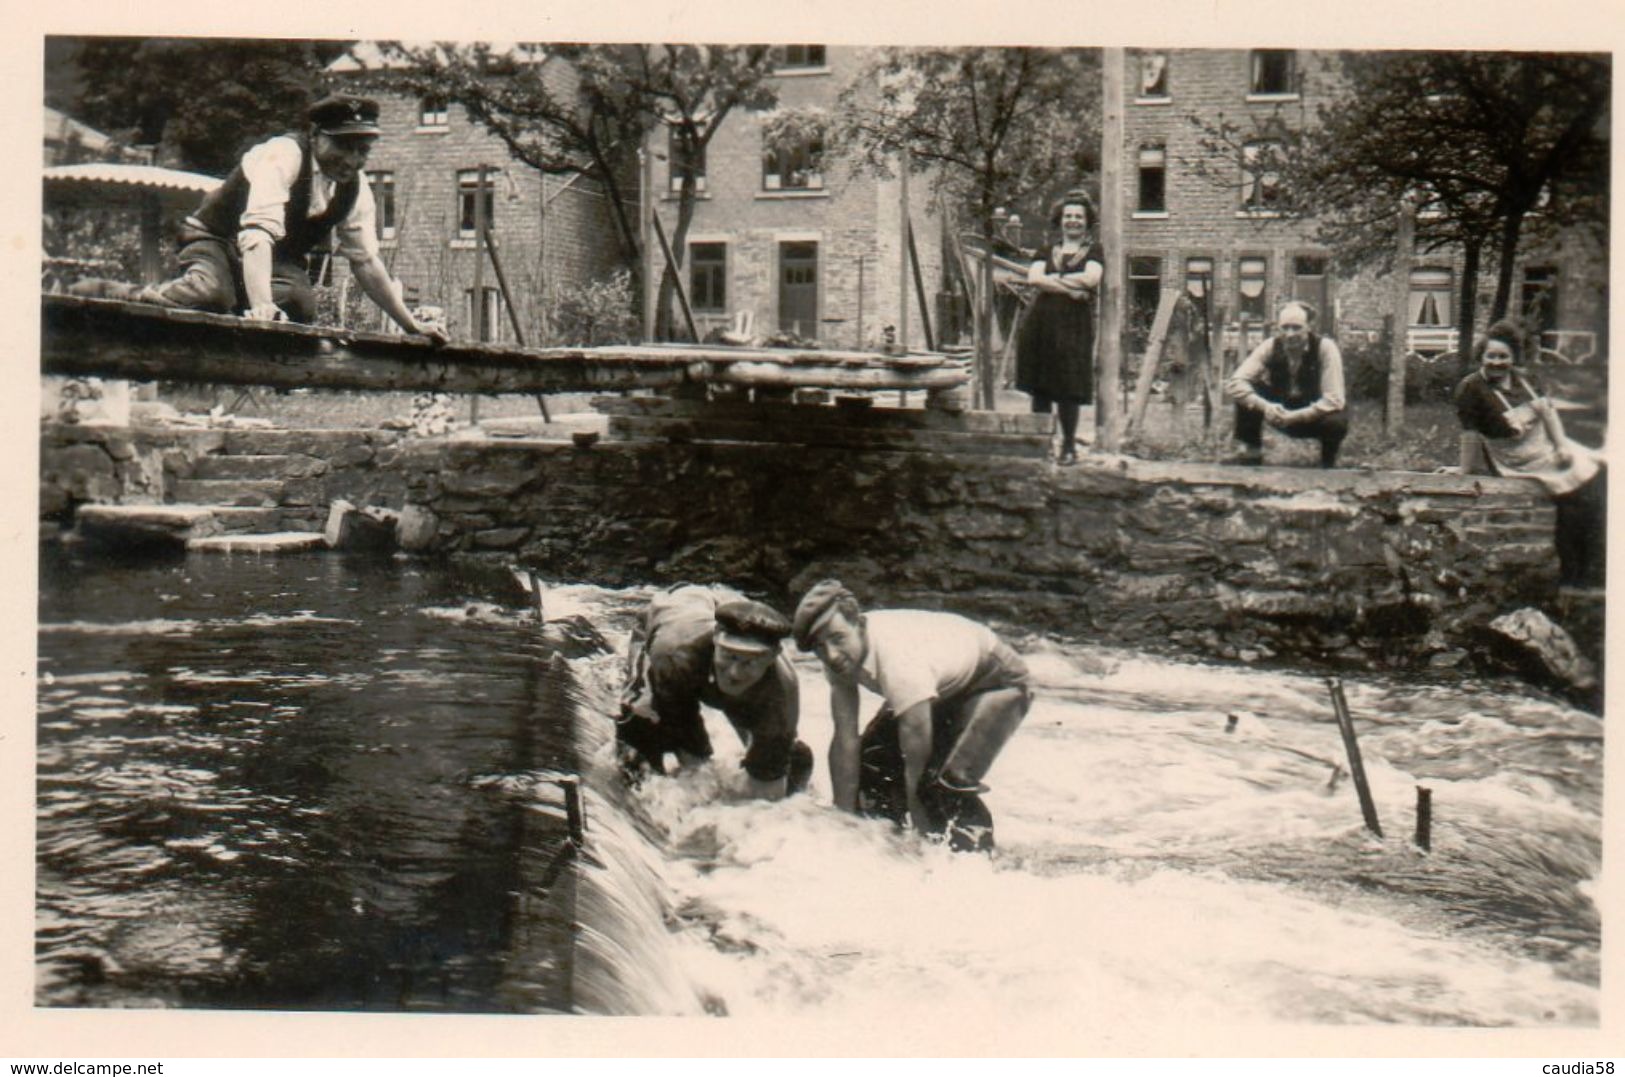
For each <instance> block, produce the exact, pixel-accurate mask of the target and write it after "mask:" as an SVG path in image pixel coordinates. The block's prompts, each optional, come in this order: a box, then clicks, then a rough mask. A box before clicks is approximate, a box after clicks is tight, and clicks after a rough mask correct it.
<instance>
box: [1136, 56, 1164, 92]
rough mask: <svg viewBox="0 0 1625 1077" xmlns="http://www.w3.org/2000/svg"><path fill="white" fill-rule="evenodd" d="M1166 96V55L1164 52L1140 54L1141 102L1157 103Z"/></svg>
mask: <svg viewBox="0 0 1625 1077" xmlns="http://www.w3.org/2000/svg"><path fill="white" fill-rule="evenodd" d="M1167 96H1168V54H1167V53H1166V52H1142V53H1140V93H1139V99H1140V100H1142V101H1157V100H1162V99H1165V98H1166V97H1167Z"/></svg>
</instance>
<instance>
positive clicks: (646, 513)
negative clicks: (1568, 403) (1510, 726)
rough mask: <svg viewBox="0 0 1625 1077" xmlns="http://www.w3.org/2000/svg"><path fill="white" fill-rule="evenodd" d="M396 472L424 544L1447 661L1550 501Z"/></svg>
mask: <svg viewBox="0 0 1625 1077" xmlns="http://www.w3.org/2000/svg"><path fill="white" fill-rule="evenodd" d="M400 465H401V467H402V468H403V469H404V481H405V489H406V493H407V500H408V502H410V503H411V504H412V505H414V506H416V508H417V509H420V510H423V511H426V512H427V513H428V514H430V516H431V523H432V524H433V525H434V526H433V528H432V529H431V530H432V533H433V534H434V538H433V539H432V541H431V542H430V547H431V548H432V549H434V550H437V551H440V552H444V553H454V552H456V553H474V554H479V553H486V554H491V553H496V554H500V555H501V556H503V557H505V558H512V559H515V560H518V561H521V562H523V563H526V564H529V565H532V566H534V567H536V568H537V569H538V570H539V571H540V572H541V573H542V574H544V575H545V576H548V577H552V578H565V579H588V580H594V581H599V582H605V583H617V584H619V583H633V582H640V581H661V582H664V581H678V580H723V581H729V582H732V583H735V584H737V585H740V586H744V587H747V588H753V589H759V590H762V591H766V592H768V593H772V594H776V595H779V596H781V597H786V598H788V597H790V596H793V595H795V594H798V593H799V592H800V591H801V590H802V589H803V588H805V587H806V586H807V585H809V584H810V583H812V582H813V581H814V580H816V579H818V578H821V577H822V576H825V575H837V576H840V577H841V578H842V579H844V580H846V581H847V582H848V583H849V584H850V585H852V586H853V587H854V588H855V589H856V590H858V592H859V593H860V594H861V595H863V596H864V597H865V598H866V599H867V600H868V601H871V602H906V603H911V604H923V605H928V606H950V607H952V608H955V609H960V610H967V611H979V612H982V613H984V614H987V615H990V616H993V617H996V618H998V619H1000V620H1002V621H1004V622H1005V623H1011V624H1023V625H1027V626H1030V627H1032V628H1035V629H1046V630H1053V631H1057V632H1060V633H1063V634H1067V635H1072V636H1076V637H1082V638H1093V639H1098V640H1102V641H1111V642H1117V643H1123V644H1128V645H1138V646H1156V645H1167V644H1174V645H1177V646H1181V647H1186V648H1190V649H1194V650H1198V651H1201V652H1204V653H1208V654H1213V655H1218V656H1223V657H1231V658H1235V657H1240V658H1243V659H1253V658H1268V657H1270V656H1272V655H1276V654H1297V655H1305V656H1311V657H1314V658H1317V659H1330V660H1335V661H1340V662H1350V663H1356V664H1361V665H1394V666H1414V665H1421V664H1426V663H1428V662H1430V661H1431V662H1432V663H1433V664H1435V665H1447V664H1452V663H1454V662H1456V661H1459V660H1461V658H1462V657H1463V655H1462V653H1461V648H1462V646H1463V644H1464V643H1465V642H1467V641H1468V640H1469V639H1470V637H1471V632H1472V631H1473V629H1474V628H1475V626H1479V625H1482V624H1483V623H1484V622H1485V621H1487V620H1488V619H1489V618H1490V617H1493V616H1494V615H1496V614H1497V613H1500V612H1504V611H1506V610H1508V609H1512V608H1515V607H1517V606H1519V605H1525V604H1530V603H1532V602H1536V601H1538V600H1539V599H1540V598H1541V597H1542V596H1545V595H1549V594H1550V593H1551V591H1552V589H1553V583H1554V576H1555V569H1554V565H1555V556H1554V552H1553V548H1552V543H1551V530H1552V510H1551V508H1550V507H1549V505H1548V504H1547V502H1546V500H1545V498H1544V497H1543V496H1542V495H1541V494H1540V493H1539V492H1538V491H1535V490H1532V489H1531V488H1529V487H1526V486H1525V485H1523V484H1522V483H1520V482H1516V481H1508V480H1499V479H1476V480H1475V479H1462V478H1459V477H1454V476H1431V475H1417V474H1363V473H1355V472H1340V473H1334V474H1331V475H1327V474H1324V473H1321V472H1318V471H1295V470H1280V469H1267V470H1257V471H1252V470H1244V469H1236V468H1224V467H1217V466H1206V465H1177V464H1151V463H1140V462H1131V463H1125V464H1123V465H1122V466H1096V467H1080V468H1076V469H1069V470H1066V471H1061V472H1057V471H1055V470H1054V469H1053V468H1050V467H1049V466H1048V465H1046V464H1044V463H1042V462H1038V461H1029V460H1011V459H997V458H975V457H966V456H952V457H948V456H940V455H934V454H925V453H872V454H865V455H863V456H857V455H855V454H852V453H849V452H843V451H839V450H820V449H811V448H802V447H796V446H777V445H771V446H770V445H715V444H658V443H645V444H631V443H601V444H599V445H597V446H595V447H593V448H591V449H587V450H582V449H577V448H575V447H573V446H570V445H567V444H546V443H540V442H530V443H522V442H515V443H467V442H465V443H456V444H449V445H446V446H443V447H433V446H429V445H418V446H415V447H412V448H409V449H407V450H405V451H403V453H402V454H401V456H400Z"/></svg>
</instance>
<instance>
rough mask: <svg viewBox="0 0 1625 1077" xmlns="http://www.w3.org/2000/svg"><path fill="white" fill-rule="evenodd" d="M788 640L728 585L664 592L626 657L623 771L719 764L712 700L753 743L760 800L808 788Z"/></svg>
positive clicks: (753, 787)
mask: <svg viewBox="0 0 1625 1077" xmlns="http://www.w3.org/2000/svg"><path fill="white" fill-rule="evenodd" d="M789 634H790V623H789V622H788V621H786V620H785V619H784V616H783V615H782V614H780V613H779V612H778V611H777V610H775V609H773V608H772V607H771V606H766V605H763V604H762V603H760V602H752V601H750V600H749V599H746V598H744V597H742V596H741V595H740V594H739V593H738V592H736V591H732V590H729V589H728V588H726V587H699V586H695V585H692V584H683V585H681V586H678V587H673V588H671V589H669V590H666V591H661V592H660V593H658V594H656V595H655V596H654V598H652V599H651V600H650V601H649V609H648V611H647V612H646V613H645V615H644V619H643V624H642V625H641V626H640V628H639V630H638V631H637V632H635V633H634V634H633V637H632V644H631V647H630V648H629V649H628V651H627V683H626V688H625V689H624V690H623V691H622V693H621V713H620V717H619V719H618V721H617V723H616V728H615V740H616V744H617V747H618V749H619V752H620V755H621V759H622V763H623V765H624V766H625V767H626V768H627V769H628V770H629V771H632V772H635V771H637V770H641V769H642V768H643V767H645V766H646V767H648V768H649V769H650V770H652V771H654V772H655V773H656V774H663V773H665V756H666V753H667V752H674V753H676V755H677V758H678V760H679V762H680V763H682V764H683V765H685V766H692V765H695V764H698V763H701V762H703V761H705V760H707V759H709V758H711V739H710V737H709V736H707V735H706V732H705V721H704V719H703V718H702V717H701V715H700V705H701V704H702V703H703V704H705V705H706V706H711V707H715V708H717V709H718V710H720V711H721V712H722V713H723V714H724V715H726V716H727V718H728V721H729V723H730V724H731V725H732V726H733V727H734V731H735V732H736V733H738V734H739V739H740V741H741V742H742V743H743V744H744V745H745V759H744V768H745V773H746V775H747V780H746V781H747V786H748V788H749V790H750V792H751V794H752V795H754V796H758V797H764V798H766V799H778V798H779V797H782V796H784V795H785V794H786V793H795V792H799V791H800V790H802V789H804V788H806V785H807V779H808V778H809V777H811V775H812V767H813V759H812V749H810V748H808V747H807V746H806V745H805V744H803V743H801V742H800V741H798V740H797V739H796V722H797V720H798V717H799V714H800V695H799V692H798V688H797V682H796V671H795V668H794V667H793V666H792V665H791V663H790V657H789V655H787V654H785V653H784V651H783V649H782V648H781V647H780V643H781V642H782V641H783V640H784V639H785V637H786V636H788V635H789Z"/></svg>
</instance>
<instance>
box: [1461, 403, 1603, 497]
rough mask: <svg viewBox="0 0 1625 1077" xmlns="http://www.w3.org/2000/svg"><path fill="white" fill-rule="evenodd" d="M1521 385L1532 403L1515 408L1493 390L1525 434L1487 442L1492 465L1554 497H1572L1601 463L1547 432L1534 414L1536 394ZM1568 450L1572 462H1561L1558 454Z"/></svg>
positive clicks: (1509, 417) (1507, 415) (1511, 420)
mask: <svg viewBox="0 0 1625 1077" xmlns="http://www.w3.org/2000/svg"><path fill="white" fill-rule="evenodd" d="M1518 385H1519V387H1521V388H1522V389H1523V391H1524V392H1525V393H1528V394H1529V397H1530V401H1531V402H1530V403H1527V404H1518V405H1516V406H1514V405H1513V403H1512V402H1511V401H1510V400H1508V399H1507V398H1506V396H1505V394H1503V393H1502V392H1501V390H1499V389H1492V392H1494V393H1495V396H1496V399H1498V400H1500V401H1501V406H1502V407H1503V408H1505V409H1506V411H1505V418H1506V420H1507V421H1508V422H1509V423H1511V424H1512V425H1513V426H1516V427H1519V428H1520V429H1521V430H1522V431H1523V432H1522V433H1520V434H1514V435H1513V436H1512V437H1509V438H1489V437H1487V438H1485V439H1484V449H1485V451H1486V452H1488V453H1489V457H1490V462H1491V463H1493V464H1494V465H1495V470H1496V471H1498V472H1500V473H1501V474H1502V475H1521V476H1524V477H1525V478H1530V479H1534V480H1535V481H1536V482H1538V483H1540V484H1541V485H1542V486H1543V487H1545V488H1546V492H1547V493H1548V494H1550V495H1551V496H1553V497H1561V496H1563V495H1564V494H1572V493H1573V492H1574V491H1576V490H1578V489H1579V488H1580V487H1582V486H1584V485H1585V484H1586V483H1588V482H1590V481H1591V480H1592V478H1593V477H1595V476H1596V474H1597V470H1598V467H1599V465H1598V463H1597V458H1596V456H1595V455H1594V454H1593V453H1592V451H1591V450H1590V449H1588V448H1586V447H1585V446H1583V445H1576V444H1574V443H1573V442H1569V443H1568V444H1567V445H1565V446H1559V445H1557V444H1556V443H1554V442H1553V441H1552V439H1551V435H1550V434H1548V433H1547V431H1546V424H1545V423H1544V422H1543V421H1542V420H1541V417H1540V416H1539V415H1538V414H1537V413H1536V412H1535V407H1534V403H1533V399H1534V397H1535V391H1534V389H1532V388H1531V387H1530V385H1529V383H1528V382H1527V381H1525V380H1523V379H1522V378H1519V379H1518ZM1561 448H1567V449H1568V450H1569V462H1568V463H1567V464H1564V463H1563V462H1562V459H1561V456H1560V454H1559V450H1560V449H1561Z"/></svg>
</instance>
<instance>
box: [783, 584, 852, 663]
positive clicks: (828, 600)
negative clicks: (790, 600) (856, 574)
mask: <svg viewBox="0 0 1625 1077" xmlns="http://www.w3.org/2000/svg"><path fill="white" fill-rule="evenodd" d="M843 598H851V599H853V601H856V598H855V596H854V595H853V594H852V592H851V591H848V590H847V589H846V585H845V584H843V583H842V582H841V581H840V580H819V581H818V582H817V583H815V584H813V585H812V586H811V587H809V588H808V589H807V593H806V594H804V595H802V596H801V602H800V603H799V604H797V606H796V616H795V623H794V624H793V625H792V626H791V627H792V628H793V630H794V631H795V636H796V646H797V647H800V648H801V649H802V650H804V651H810V650H812V648H813V637H814V636H815V635H817V633H818V630H819V629H820V628H822V627H824V622H825V621H826V620H828V619H829V615H830V613H831V612H832V611H833V610H834V609H835V604H836V603H837V602H839V601H840V600H841V599H843Z"/></svg>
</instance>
